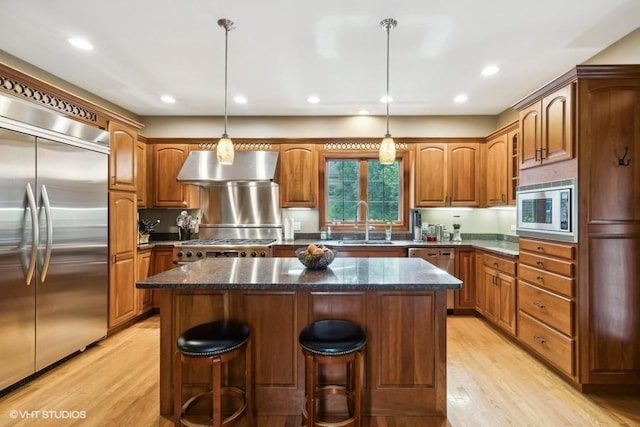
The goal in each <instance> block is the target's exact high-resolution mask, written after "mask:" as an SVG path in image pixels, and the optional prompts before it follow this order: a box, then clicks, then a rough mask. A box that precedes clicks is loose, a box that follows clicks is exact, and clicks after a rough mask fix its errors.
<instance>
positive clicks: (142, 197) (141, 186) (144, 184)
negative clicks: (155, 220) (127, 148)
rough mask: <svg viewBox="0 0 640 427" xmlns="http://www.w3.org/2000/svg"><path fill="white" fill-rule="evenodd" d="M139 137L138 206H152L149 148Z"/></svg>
mask: <svg viewBox="0 0 640 427" xmlns="http://www.w3.org/2000/svg"><path fill="white" fill-rule="evenodd" d="M141 139H143V138H140V137H139V138H138V141H137V142H136V195H137V196H138V208H148V207H151V206H150V203H149V189H148V187H149V184H150V181H151V180H150V179H149V172H150V169H151V167H150V166H151V165H150V161H149V160H150V159H149V154H148V153H149V151H150V150H149V149H148V147H147V144H146V143H145V142H144V141H143V140H141Z"/></svg>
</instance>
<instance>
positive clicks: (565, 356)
mask: <svg viewBox="0 0 640 427" xmlns="http://www.w3.org/2000/svg"><path fill="white" fill-rule="evenodd" d="M518 325H519V326H518V338H519V339H520V341H521V342H523V343H524V344H526V345H527V346H529V347H530V348H531V349H533V350H534V351H535V352H537V353H538V354H540V355H541V356H542V357H544V358H545V359H546V360H547V361H549V362H550V363H552V364H553V365H554V366H556V367H557V368H558V369H560V370H562V371H563V372H565V373H567V374H568V375H571V376H574V375H575V370H574V363H573V359H574V357H573V356H574V354H573V352H574V348H573V347H574V340H573V339H571V338H567V337H566V336H564V335H562V334H561V333H559V332H557V331H555V330H554V329H551V328H550V327H549V326H547V325H545V324H544V323H542V322H539V321H537V320H536V319H534V318H533V317H531V316H529V315H528V314H527V313H525V312H523V311H519V312H518Z"/></svg>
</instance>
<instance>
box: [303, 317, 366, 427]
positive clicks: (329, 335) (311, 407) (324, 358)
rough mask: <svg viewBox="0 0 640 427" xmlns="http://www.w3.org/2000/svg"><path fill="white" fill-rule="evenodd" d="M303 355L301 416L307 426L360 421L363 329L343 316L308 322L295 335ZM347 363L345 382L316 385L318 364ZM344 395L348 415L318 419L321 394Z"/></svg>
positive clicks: (360, 422)
mask: <svg viewBox="0 0 640 427" xmlns="http://www.w3.org/2000/svg"><path fill="white" fill-rule="evenodd" d="M298 342H299V343H300V346H301V347H302V353H303V354H304V357H305V403H304V407H303V409H302V417H303V419H304V420H306V422H307V424H306V425H307V427H316V426H323V427H324V426H327V427H329V426H340V427H346V426H354V427H360V426H361V424H362V392H363V388H364V346H365V344H366V342H367V336H366V334H365V332H364V330H363V329H362V328H361V327H360V326H358V325H357V324H355V323H353V322H349V321H346V320H320V321H317V322H314V323H311V324H310V325H307V326H306V327H305V328H304V329H303V330H302V332H300V336H299V338H298ZM345 363H346V365H347V378H346V385H341V384H322V385H320V386H319V385H318V372H317V367H318V365H335V364H345ZM328 395H343V396H346V398H347V409H348V412H349V418H347V419H344V420H341V421H337V422H329V421H320V420H318V414H316V411H317V404H318V400H319V398H321V397H324V396H328Z"/></svg>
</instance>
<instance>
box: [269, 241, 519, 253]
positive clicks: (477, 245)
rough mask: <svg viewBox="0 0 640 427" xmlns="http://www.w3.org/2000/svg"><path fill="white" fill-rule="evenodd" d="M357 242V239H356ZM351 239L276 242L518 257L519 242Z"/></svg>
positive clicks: (280, 242)
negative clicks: (452, 250)
mask: <svg viewBox="0 0 640 427" xmlns="http://www.w3.org/2000/svg"><path fill="white" fill-rule="evenodd" d="M356 242H357V241H356ZM356 242H354V241H350V240H318V239H296V240H290V241H287V240H283V241H278V242H276V243H274V245H277V246H301V247H302V246H306V245H309V244H311V243H314V244H316V245H318V244H320V245H325V246H328V247H386V248H455V247H460V248H469V249H482V250H485V251H489V252H494V253H496V254H498V255H506V256H510V257H517V256H518V254H519V252H518V244H517V243H513V242H508V241H506V240H483V239H477V240H475V239H474V240H463V241H462V242H424V241H420V242H415V241H413V240H390V241H387V240H369V242H368V243H362V244H359V243H356Z"/></svg>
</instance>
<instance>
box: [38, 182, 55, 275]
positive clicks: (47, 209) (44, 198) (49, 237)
mask: <svg viewBox="0 0 640 427" xmlns="http://www.w3.org/2000/svg"><path fill="white" fill-rule="evenodd" d="M42 201H43V202H44V216H45V221H46V223H47V246H46V248H45V253H44V262H43V263H42V274H41V275H40V282H42V283H44V281H45V280H46V279H47V273H48V271H49V263H50V262H51V247H52V246H53V219H52V218H51V203H49V195H48V194H47V187H46V186H44V185H43V186H42Z"/></svg>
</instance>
